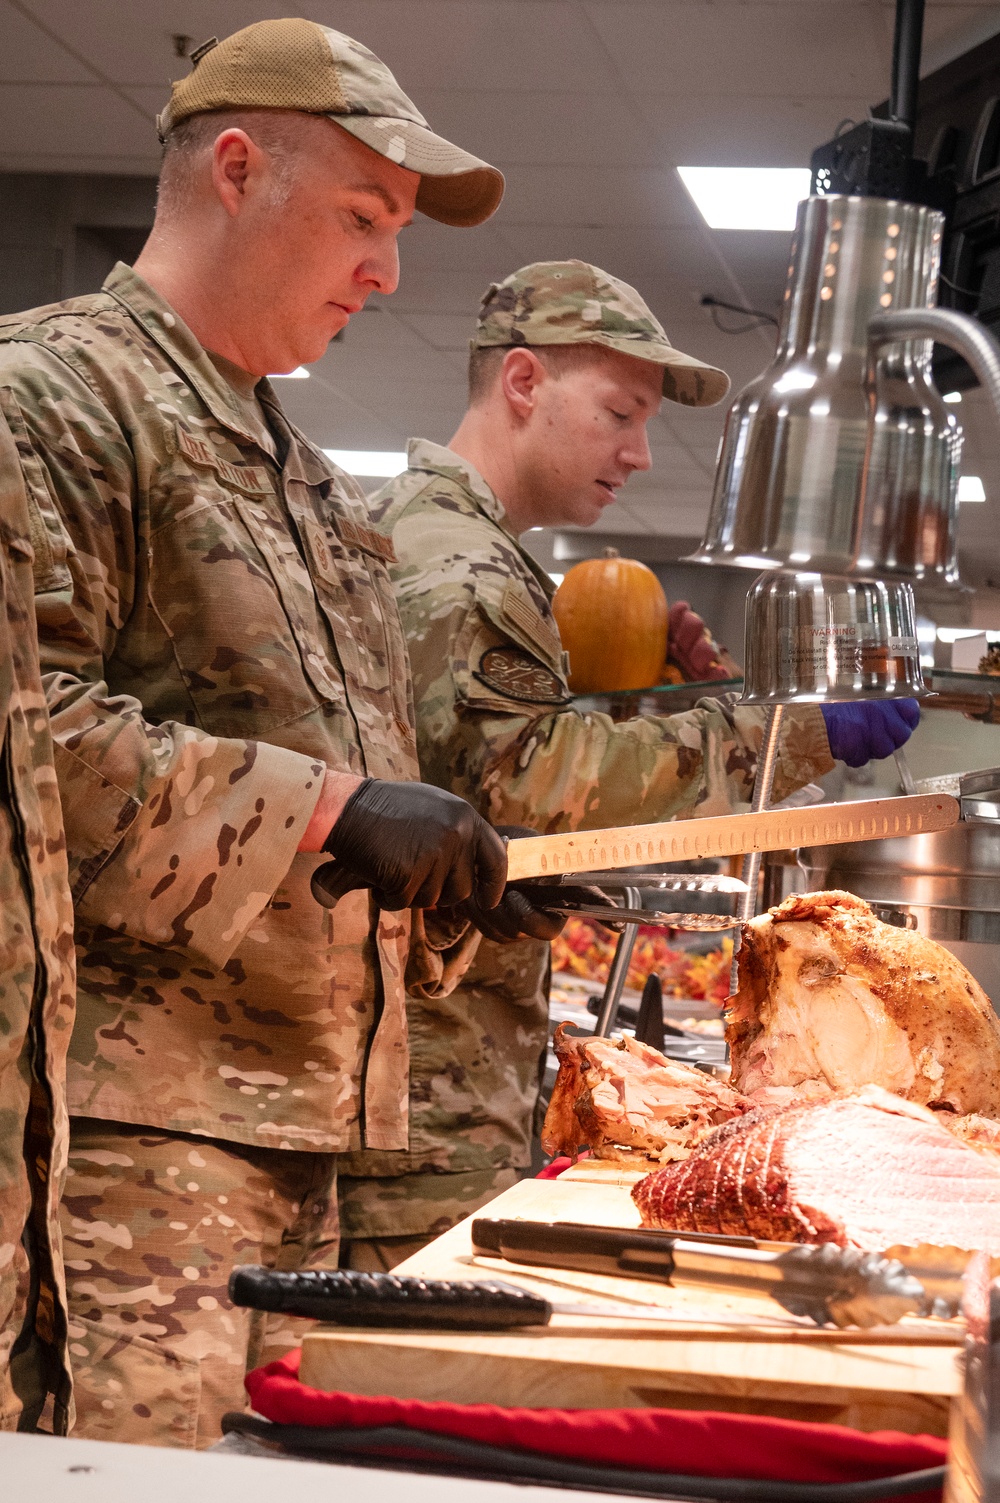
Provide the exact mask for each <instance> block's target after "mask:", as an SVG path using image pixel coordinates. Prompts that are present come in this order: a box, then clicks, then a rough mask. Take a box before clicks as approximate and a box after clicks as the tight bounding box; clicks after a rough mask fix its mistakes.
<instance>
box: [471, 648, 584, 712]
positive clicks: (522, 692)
mask: <svg viewBox="0 0 1000 1503" xmlns="http://www.w3.org/2000/svg"><path fill="white" fill-rule="evenodd" d="M473 675H474V677H475V678H477V679H478V680H479V682H480V683H481V684H486V685H487V687H488V688H490V689H496V691H497V693H498V694H503V695H506V697H507V698H508V699H516V700H519V701H520V702H521V703H522V704H529V705H537V704H542V705H564V704H567V703H568V701H569V695H568V694H567V693H566V688H565V686H564V684H563V682H562V680H561V679H560V677H559V675H558V674H557V673H553V671H552V669H551V668H546V666H545V664H544V663H540V662H539V661H538V659H537V658H533V657H532V656H531V654H530V652H525V651H524V650H523V649H522V648H520V647H490V648H489V649H488V650H487V651H486V652H484V653H483V655H482V657H481V658H480V659H479V667H478V669H474V670H473Z"/></svg>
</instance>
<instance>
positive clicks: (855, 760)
mask: <svg viewBox="0 0 1000 1503" xmlns="http://www.w3.org/2000/svg"><path fill="white" fill-rule="evenodd" d="M820 709H821V710H822V711H823V719H824V720H825V721H826V734H827V736H828V738H829V741H830V755H831V757H833V758H834V759H835V760H836V761H838V762H846V763H847V765H848V767H864V765H865V763H866V762H872V761H875V762H880V761H882V760H883V759H884V758H885V757H891V756H892V754H893V752H894V751H898V750H899V748H900V747H901V746H902V745H903V744H904V742H906V741H909V739H910V737H911V736H912V734H913V732H914V731H915V730H916V728H917V725H918V723H919V721H920V706H919V705H918V704H917V701H916V700H915V699H869V700H857V701H854V702H853V703H851V702H844V703H841V704H832V705H821V706H820Z"/></svg>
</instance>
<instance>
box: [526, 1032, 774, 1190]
mask: <svg viewBox="0 0 1000 1503" xmlns="http://www.w3.org/2000/svg"><path fill="white" fill-rule="evenodd" d="M567 1028H568V1025H567V1024H565V1023H563V1024H562V1025H561V1026H560V1027H559V1028H557V1029H556V1034H555V1041H554V1042H555V1051H556V1057H557V1058H558V1060H559V1074H558V1076H557V1078H556V1084H555V1089H554V1090H553V1092H552V1099H551V1101H550V1103H549V1109H548V1111H547V1113H546V1115H545V1125H544V1127H543V1128H542V1146H543V1148H544V1149H545V1151H546V1153H549V1154H557V1153H568V1154H571V1155H572V1156H573V1157H575V1156H576V1154H577V1153H578V1152H579V1150H580V1148H581V1147H584V1146H586V1147H589V1148H590V1150H591V1151H592V1152H593V1153H594V1154H595V1155H596V1157H597V1158H602V1159H616V1160H617V1161H618V1162H620V1163H630V1164H635V1165H638V1166H639V1167H640V1168H648V1167H649V1166H650V1164H665V1163H669V1162H670V1161H671V1160H672V1159H683V1158H685V1157H686V1156H687V1154H688V1153H689V1152H690V1151H691V1149H692V1147H693V1146H694V1144H695V1143H697V1142H698V1140H699V1138H701V1137H702V1136H703V1135H704V1134H705V1133H706V1132H710V1131H711V1129H712V1128H713V1127H715V1126H716V1125H717V1124H718V1123H720V1122H725V1121H727V1120H728V1119H729V1118H730V1117H733V1116H736V1115H738V1114H739V1113H740V1112H743V1111H745V1110H746V1109H747V1105H748V1103H746V1102H745V1101H744V1100H743V1098H742V1097H741V1096H740V1095H739V1093H738V1092H736V1091H734V1090H732V1089H731V1088H730V1087H729V1086H727V1085H724V1084H723V1083H722V1082H721V1081H718V1080H713V1079H712V1077H711V1076H709V1075H704V1074H702V1072H701V1071H699V1070H694V1069H692V1068H691V1066H690V1065H684V1064H679V1063H678V1062H677V1061H676V1060H671V1059H667V1058H666V1057H665V1055H662V1054H660V1053H659V1051H658V1050H656V1049H651V1048H650V1047H649V1045H648V1044H640V1043H637V1042H636V1040H635V1039H633V1038H623V1039H621V1040H619V1041H615V1042H612V1041H611V1040H610V1039H595V1038H589V1037H585V1038H574V1037H572V1036H571V1035H570V1034H569V1033H568V1032H567Z"/></svg>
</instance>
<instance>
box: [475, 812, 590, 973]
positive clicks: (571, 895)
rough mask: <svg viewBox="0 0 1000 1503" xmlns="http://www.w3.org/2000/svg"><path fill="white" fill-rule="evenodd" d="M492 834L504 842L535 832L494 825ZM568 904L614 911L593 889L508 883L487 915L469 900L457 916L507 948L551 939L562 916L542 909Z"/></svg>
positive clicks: (559, 927)
mask: <svg viewBox="0 0 1000 1503" xmlns="http://www.w3.org/2000/svg"><path fill="white" fill-rule="evenodd" d="M496 831H497V834H498V835H502V836H503V837H504V839H505V840H521V839H527V838H528V837H529V836H531V835H537V834H538V831H537V830H528V829H525V827H524V826H523V825H497V826H496ZM572 903H586V904H590V905H593V904H595V903H600V904H604V903H607V905H608V907H609V908H613V907H614V904H613V903H611V902H610V901H609V900H608V899H607V898H606V897H605V896H604V894H603V893H602V892H601V891H600V889H599V888H596V887H558V886H556V885H555V884H553V885H552V886H545V885H544V884H542V883H540V882H530V883H525V884H524V885H523V886H520V885H518V884H517V883H509V884H508V885H507V887H505V888H504V892H503V897H502V898H501V899H500V901H499V903H498V904H497V905H496V907H495V908H491V909H490V910H489V911H488V912H487V911H486V910H484V909H483V908H482V907H481V906H480V905H479V904H477V903H476V902H474V901H473V900H472V899H467V900H466V901H465V902H464V903H460V904H459V905H458V912H459V914H460V915H461V916H462V918H467V919H468V920H469V922H470V923H472V924H474V925H475V927H476V928H477V929H478V930H479V931H480V933H481V934H483V935H484V936H485V937H486V939H491V940H493V941H494V943H495V944H498V945H510V944H513V943H514V942H515V941H516V940H519V939H555V937H556V935H557V934H561V933H562V931H563V929H564V927H565V925H566V915H565V914H562V913H553V912H552V910H551V908H548V907H546V905H547V904H554V905H557V906H558V907H560V908H563V907H567V906H569V905H570V904H572Z"/></svg>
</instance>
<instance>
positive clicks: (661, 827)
mask: <svg viewBox="0 0 1000 1503" xmlns="http://www.w3.org/2000/svg"><path fill="white" fill-rule="evenodd" d="M959 815H960V808H959V803H958V800H957V799H955V798H951V797H950V796H949V795H948V794H946V793H940V794H914V795H911V796H910V797H908V798H877V799H863V800H858V801H857V802H855V803H846V804H814V805H813V806H812V808H810V809H772V810H768V811H765V812H764V813H761V814H724V815H716V816H711V817H709V818H706V819H678V820H670V821H668V822H666V823H664V824H651V825H624V826H620V827H619V828H616V829H608V830H581V831H579V832H577V833H575V834H572V835H535V836H533V837H531V838H530V839H519V840H511V841H508V844H507V880H508V882H519V881H523V880H524V879H525V878H528V877H548V876H558V875H561V874H562V873H564V872H570V871H572V872H592V871H621V870H623V869H624V868H626V867H630V866H649V865H651V864H653V863H654V862H664V863H665V862H671V861H696V860H705V859H706V858H710V857H714V856H739V855H745V854H746V853H747V852H748V851H783V850H789V849H794V848H795V847H796V846H816V845H843V844H845V843H847V842H851V841H855V840H891V839H896V838H898V837H900V836H906V835H923V834H927V833H929V832H930V831H933V830H948V829H950V828H951V827H952V825H956V824H957V823H958V820H959Z"/></svg>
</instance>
